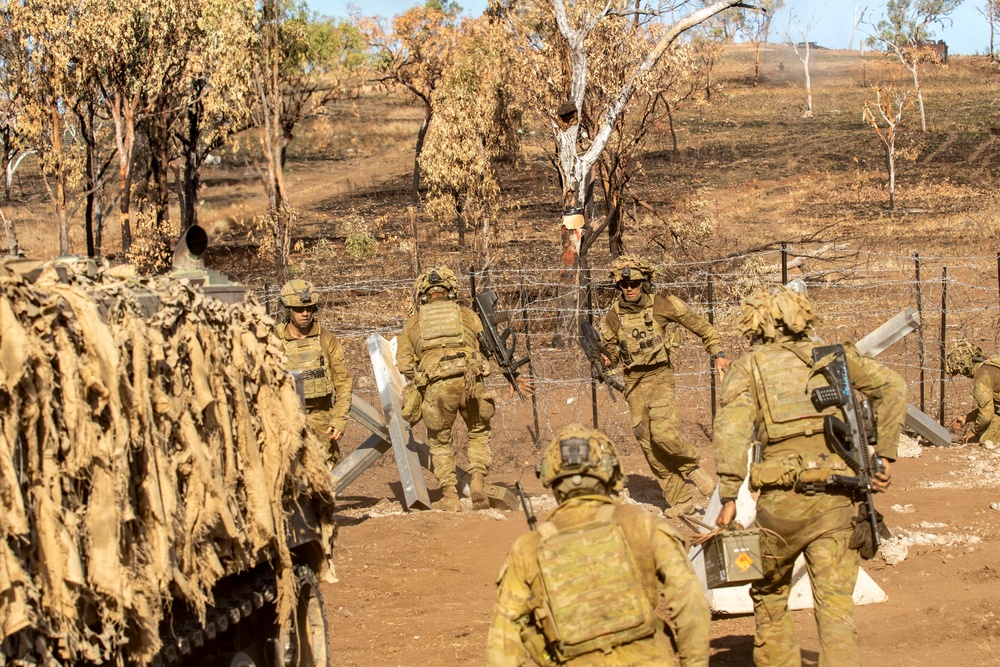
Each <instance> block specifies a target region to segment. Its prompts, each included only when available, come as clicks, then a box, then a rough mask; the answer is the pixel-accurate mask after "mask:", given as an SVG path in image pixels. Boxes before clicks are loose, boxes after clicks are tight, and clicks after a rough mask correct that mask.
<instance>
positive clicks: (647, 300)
mask: <svg viewBox="0 0 1000 667" xmlns="http://www.w3.org/2000/svg"><path fill="white" fill-rule="evenodd" d="M646 308H651V309H652V316H653V321H654V322H655V323H656V324H657V325H658V326H659V327H660V329H662V330H663V331H666V332H673V333H676V334H677V335H679V332H678V331H677V328H678V325H679V326H682V327H684V328H685V329H687V330H688V331H691V332H692V333H694V334H695V335H696V336H698V337H699V338H701V340H702V343H703V344H704V345H705V351H706V352H708V353H709V354H712V355H714V354H718V353H719V351H720V343H721V339H720V338H719V334H718V332H717V331H716V330H715V327H713V326H712V325H711V324H709V322H708V320H707V319H706V318H704V317H702V316H701V315H700V314H698V313H697V312H695V311H694V310H692V309H691V307H690V306H688V305H687V304H686V303H684V302H683V301H682V300H681V299H679V298H678V297H676V296H674V295H672V294H669V295H666V296H664V295H660V294H655V295H649V294H643V295H641V296H640V297H639V300H638V301H635V302H632V303H629V302H627V301H625V300H624V299H622V298H621V296H620V295H619V297H618V309H619V310H620V311H622V312H626V313H629V312H631V313H636V312H641V311H642V310H645V309H646ZM600 331H601V338H602V339H603V343H604V347H605V349H606V350H607V352H608V358H609V359H610V360H611V364H612V366H614V365H615V364H617V363H618V361H619V360H620V359H621V351H620V349H619V347H618V342H619V337H620V336H621V333H622V332H621V319H620V318H619V316H618V313H617V312H615V309H614V308H613V307H612V308H610V309H608V312H607V313H606V314H605V315H604V318H603V319H602V320H601V326H600ZM674 344H675V343H673V342H669V341H668V343H667V346H668V348H669V347H672V346H673V345H674ZM654 370H655V369H654ZM646 372H648V371H647V370H645V369H642V368H637V367H633V368H628V367H626V369H625V380H626V384H629V385H632V384H635V382H637V381H638V380H639V379H640V378H641V377H642V376H643V375H644V374H646Z"/></svg>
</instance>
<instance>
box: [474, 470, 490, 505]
mask: <svg viewBox="0 0 1000 667" xmlns="http://www.w3.org/2000/svg"><path fill="white" fill-rule="evenodd" d="M469 495H470V496H472V509H475V510H488V509H489V508H490V499H489V498H487V497H486V476H485V475H484V474H483V473H481V472H474V473H472V481H471V482H469Z"/></svg>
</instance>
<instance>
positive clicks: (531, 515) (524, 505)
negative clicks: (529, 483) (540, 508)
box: [514, 481, 538, 530]
mask: <svg viewBox="0 0 1000 667" xmlns="http://www.w3.org/2000/svg"><path fill="white" fill-rule="evenodd" d="M514 488H515V489H517V495H518V497H519V498H520V499H521V509H522V510H524V518H525V519H527V520H528V528H530V529H531V530H534V529H535V525H536V524H537V523H538V519H537V518H536V517H535V512H534V511H533V510H532V509H531V502H530V501H529V500H528V497H527V496H526V495H524V489H523V488H521V482H520V481H517V482H515V483H514Z"/></svg>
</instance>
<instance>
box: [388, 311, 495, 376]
mask: <svg viewBox="0 0 1000 667" xmlns="http://www.w3.org/2000/svg"><path fill="white" fill-rule="evenodd" d="M460 308H461V312H462V327H463V328H464V329H465V334H466V338H467V339H468V340H469V341H470V345H471V347H473V348H474V349H475V351H476V352H477V353H479V352H480V350H479V339H478V335H479V333H480V332H482V330H483V324H482V322H481V321H480V320H479V316H478V315H476V314H475V313H474V312H473V311H472V309H470V308H466V307H465V306H460ZM425 347H426V346H425V344H424V341H423V340H422V339H421V337H420V313H419V312H418V313H415V314H414V315H412V316H410V319H408V320H406V324H404V325H403V331H402V333H401V334H400V335H399V336H398V337H397V339H396V368H398V369H399V372H400V373H402V374H403V376H404V377H406V378H407V379H408V380H413V379H414V377H415V376H416V375H417V372H418V370H419V368H420V361H421V358H422V357H423V355H424V352H425ZM480 357H481V355H480ZM478 361H480V362H481V363H482V362H484V359H479V360H478ZM418 384H419V383H418Z"/></svg>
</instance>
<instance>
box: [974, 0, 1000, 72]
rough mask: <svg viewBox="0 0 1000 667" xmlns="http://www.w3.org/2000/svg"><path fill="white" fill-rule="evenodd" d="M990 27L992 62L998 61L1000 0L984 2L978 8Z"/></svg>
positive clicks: (986, 0) (984, 0) (985, 0)
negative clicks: (997, 36) (997, 43)
mask: <svg viewBox="0 0 1000 667" xmlns="http://www.w3.org/2000/svg"><path fill="white" fill-rule="evenodd" d="M976 9H977V11H978V12H979V13H980V14H982V16H983V18H984V19H986V23H987V25H989V26H990V60H996V59H997V54H996V34H997V30H998V29H1000V0H983V4H982V6H981V7H977V8H976Z"/></svg>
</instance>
